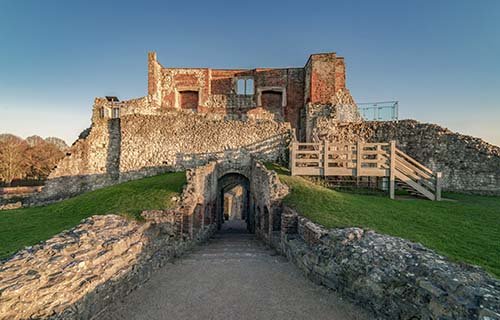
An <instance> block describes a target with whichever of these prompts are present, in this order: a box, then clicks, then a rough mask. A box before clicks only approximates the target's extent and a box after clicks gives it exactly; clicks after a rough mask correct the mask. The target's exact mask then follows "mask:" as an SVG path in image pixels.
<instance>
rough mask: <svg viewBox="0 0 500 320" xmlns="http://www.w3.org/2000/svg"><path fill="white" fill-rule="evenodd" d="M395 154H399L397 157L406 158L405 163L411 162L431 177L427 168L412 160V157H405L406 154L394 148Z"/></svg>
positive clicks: (430, 171) (430, 172)
mask: <svg viewBox="0 0 500 320" xmlns="http://www.w3.org/2000/svg"><path fill="white" fill-rule="evenodd" d="M396 152H397V153H399V155H400V156H402V157H403V158H406V159H407V161H409V162H412V163H413V165H415V166H417V167H420V168H421V169H422V170H424V171H427V173H429V174H431V175H433V174H434V173H433V172H432V170H431V169H429V168H427V167H426V166H424V165H423V164H421V163H420V162H418V161H417V160H415V159H413V158H412V157H410V156H409V155H407V154H406V153H404V152H403V151H401V150H400V149H398V148H396Z"/></svg>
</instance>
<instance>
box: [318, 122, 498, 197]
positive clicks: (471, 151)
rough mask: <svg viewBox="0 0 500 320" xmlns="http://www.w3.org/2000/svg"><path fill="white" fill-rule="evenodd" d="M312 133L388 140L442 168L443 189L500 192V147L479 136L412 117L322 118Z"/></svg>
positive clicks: (350, 139) (336, 138) (344, 138)
mask: <svg viewBox="0 0 500 320" xmlns="http://www.w3.org/2000/svg"><path fill="white" fill-rule="evenodd" d="M314 130H315V135H316V136H317V137H318V138H319V139H328V140H329V141H331V142H357V141H366V142H388V141H391V140H395V141H396V144H397V147H398V148H400V149H401V150H402V151H403V152H405V153H407V154H408V155H409V156H411V157H412V158H414V159H415V160H417V161H418V162H420V163H422V164H424V165H425V166H427V167H429V168H430V169H432V170H433V171H440V172H443V189H444V190H448V191H459V192H471V193H479V194H497V195H499V194H500V148H499V147H498V146H494V145H491V144H489V143H487V142H485V141H483V140H481V139H479V138H474V137H471V136H466V135H462V134H459V133H456V132H452V131H450V130H448V129H446V128H443V127H440V126H438V125H435V124H427V123H420V122H417V121H415V120H403V121H398V122H395V121H385V122H380V121H374V122H358V123H339V122H337V121H329V120H327V119H324V118H322V119H321V120H319V121H317V122H316V126H315V129H314Z"/></svg>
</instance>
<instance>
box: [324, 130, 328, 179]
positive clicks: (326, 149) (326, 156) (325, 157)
mask: <svg viewBox="0 0 500 320" xmlns="http://www.w3.org/2000/svg"><path fill="white" fill-rule="evenodd" d="M327 168H328V140H326V139H325V140H324V143H323V177H324V176H326V169H327Z"/></svg>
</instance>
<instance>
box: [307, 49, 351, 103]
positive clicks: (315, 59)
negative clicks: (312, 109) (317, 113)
mask: <svg viewBox="0 0 500 320" xmlns="http://www.w3.org/2000/svg"><path fill="white" fill-rule="evenodd" d="M310 62H311V71H310V73H311V75H310V102H312V103H323V104H326V103H329V102H330V100H331V97H333V96H334V95H335V93H336V92H337V91H338V90H339V89H343V88H345V65H344V60H343V58H337V57H336V55H335V53H325V54H314V55H312V56H311V60H310Z"/></svg>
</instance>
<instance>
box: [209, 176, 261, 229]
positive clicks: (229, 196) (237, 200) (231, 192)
mask: <svg viewBox="0 0 500 320" xmlns="http://www.w3.org/2000/svg"><path fill="white" fill-rule="evenodd" d="M252 211H253V210H251V209H250V181H249V180H248V178H247V177H245V176H244V175H242V174H240V173H235V172H231V173H227V174H225V175H223V176H222V177H220V178H219V179H218V181H217V217H216V221H217V228H218V229H219V230H220V229H221V228H222V225H223V224H224V223H228V224H231V225H234V226H237V225H238V224H239V225H240V226H241V228H242V230H241V231H244V229H246V230H247V231H248V232H250V233H254V232H255V226H254V224H255V221H254V220H255V219H254V214H253V212H252Z"/></svg>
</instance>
